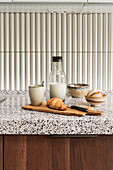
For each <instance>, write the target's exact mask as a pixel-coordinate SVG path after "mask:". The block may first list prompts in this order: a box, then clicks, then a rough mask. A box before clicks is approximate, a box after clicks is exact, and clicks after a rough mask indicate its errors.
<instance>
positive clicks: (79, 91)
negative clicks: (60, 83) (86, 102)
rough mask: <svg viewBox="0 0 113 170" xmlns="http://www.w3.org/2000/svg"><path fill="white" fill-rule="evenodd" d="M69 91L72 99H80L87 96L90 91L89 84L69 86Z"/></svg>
mask: <svg viewBox="0 0 113 170" xmlns="http://www.w3.org/2000/svg"><path fill="white" fill-rule="evenodd" d="M67 88H68V91H69V93H70V94H71V96H72V97H76V98H80V97H84V96H86V95H87V92H88V90H89V85H88V84H68V85H67Z"/></svg>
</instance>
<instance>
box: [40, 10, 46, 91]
mask: <svg viewBox="0 0 113 170" xmlns="http://www.w3.org/2000/svg"><path fill="white" fill-rule="evenodd" d="M41 51H42V61H41V62H42V64H41V65H42V75H41V76H42V81H44V85H45V88H46V14H45V13H42V14H41Z"/></svg>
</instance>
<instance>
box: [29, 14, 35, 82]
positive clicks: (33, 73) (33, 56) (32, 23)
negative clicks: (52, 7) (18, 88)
mask: <svg viewBox="0 0 113 170" xmlns="http://www.w3.org/2000/svg"><path fill="white" fill-rule="evenodd" d="M30 43H31V45H30V46H31V67H30V68H31V69H30V72H31V73H30V75H31V78H30V83H31V84H35V13H31V39H30Z"/></svg>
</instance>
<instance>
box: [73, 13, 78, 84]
mask: <svg viewBox="0 0 113 170" xmlns="http://www.w3.org/2000/svg"><path fill="white" fill-rule="evenodd" d="M72 35H73V36H72V37H73V53H72V55H73V83H77V14H73V32H72Z"/></svg>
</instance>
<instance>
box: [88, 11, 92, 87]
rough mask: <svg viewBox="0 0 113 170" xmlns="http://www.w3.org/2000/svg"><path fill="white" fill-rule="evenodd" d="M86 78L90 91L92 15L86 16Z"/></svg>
mask: <svg viewBox="0 0 113 170" xmlns="http://www.w3.org/2000/svg"><path fill="white" fill-rule="evenodd" d="M87 22H88V23H87V24H88V26H87V30H88V31H87V34H88V35H87V36H88V39H87V51H88V53H87V55H88V56H87V73H88V74H87V76H88V77H87V78H88V84H89V88H90V89H92V14H88V18H87Z"/></svg>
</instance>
